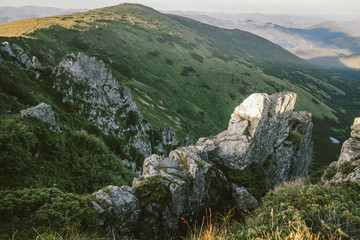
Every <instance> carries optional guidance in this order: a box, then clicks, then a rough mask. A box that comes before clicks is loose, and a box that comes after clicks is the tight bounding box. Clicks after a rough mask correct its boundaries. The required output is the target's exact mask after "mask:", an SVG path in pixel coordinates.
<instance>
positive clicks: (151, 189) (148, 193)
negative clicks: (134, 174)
mask: <svg viewBox="0 0 360 240" xmlns="http://www.w3.org/2000/svg"><path fill="white" fill-rule="evenodd" d="M135 196H136V197H137V198H138V199H139V200H141V202H143V203H144V205H148V204H151V203H157V204H159V205H160V206H162V207H164V206H165V205H166V204H167V203H169V201H170V199H171V196H170V194H169V192H168V191H167V189H166V187H165V186H164V185H163V184H162V183H161V176H160V175H156V176H152V177H148V178H146V179H145V180H144V181H143V182H141V183H140V184H139V186H138V187H137V188H135Z"/></svg>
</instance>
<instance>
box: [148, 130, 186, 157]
mask: <svg viewBox="0 0 360 240" xmlns="http://www.w3.org/2000/svg"><path fill="white" fill-rule="evenodd" d="M149 137H150V142H151V148H152V152H153V153H156V154H158V155H162V156H167V155H169V153H170V151H171V150H174V149H175V148H176V147H179V146H189V145H192V144H193V143H192V140H191V139H190V138H189V135H187V134H186V136H185V138H184V139H179V140H178V138H177V136H176V132H175V129H173V128H172V127H169V126H167V125H164V126H163V127H162V128H160V129H159V130H157V131H156V130H151V131H150V132H149Z"/></svg>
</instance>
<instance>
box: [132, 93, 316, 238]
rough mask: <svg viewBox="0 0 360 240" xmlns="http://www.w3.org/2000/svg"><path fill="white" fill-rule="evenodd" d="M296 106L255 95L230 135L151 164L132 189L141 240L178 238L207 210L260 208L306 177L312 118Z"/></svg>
mask: <svg viewBox="0 0 360 240" xmlns="http://www.w3.org/2000/svg"><path fill="white" fill-rule="evenodd" d="M295 101H296V94H294V93H290V92H283V93H278V94H274V95H270V96H269V95H267V94H263V93H261V94H259V93H257V94H253V95H251V96H250V97H249V98H247V99H246V100H245V101H244V102H243V103H242V104H240V105H239V106H238V107H236V109H235V111H234V113H233V114H232V115H231V119H230V121H229V127H228V129H227V130H225V131H224V132H222V133H220V134H218V135H217V136H214V137H210V138H201V139H199V140H198V142H197V144H196V145H195V146H188V147H180V148H177V149H176V150H174V151H172V152H170V154H169V156H168V157H165V156H158V155H155V154H154V155H151V156H150V157H148V158H147V159H145V161H144V165H143V172H142V175H141V176H140V177H139V178H135V179H134V181H133V186H132V187H133V189H134V192H135V193H134V195H135V197H136V198H137V199H138V200H139V204H140V209H141V213H140V217H139V226H142V228H139V229H137V231H136V233H137V235H136V236H137V237H139V238H141V239H151V238H155V235H156V237H158V238H161V239H167V238H170V237H173V236H176V235H177V231H178V229H179V227H180V226H181V221H180V218H184V219H186V220H187V221H188V222H191V221H193V220H194V219H196V218H198V217H201V216H202V214H203V210H204V208H212V209H213V210H216V209H223V208H228V209H230V208H231V207H233V206H236V207H237V208H238V210H242V211H247V210H251V209H254V208H256V207H257V206H258V204H259V200H260V198H261V196H263V195H264V194H265V193H266V191H267V190H269V189H270V188H272V187H273V186H275V185H276V184H278V183H281V182H283V181H287V180H292V179H295V178H299V177H305V176H306V174H307V169H308V165H309V162H310V159H311V157H312V141H311V132H312V122H311V114H310V113H307V112H293V108H294V104H295Z"/></svg>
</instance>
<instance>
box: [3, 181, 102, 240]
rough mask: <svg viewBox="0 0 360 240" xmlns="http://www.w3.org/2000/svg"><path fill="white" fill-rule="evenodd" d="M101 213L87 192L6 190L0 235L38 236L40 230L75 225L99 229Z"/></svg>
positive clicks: (85, 229) (8, 236) (93, 230)
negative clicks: (91, 201)
mask: <svg viewBox="0 0 360 240" xmlns="http://www.w3.org/2000/svg"><path fill="white" fill-rule="evenodd" d="M98 224H99V219H98V214H97V212H96V210H95V209H94V208H93V207H92V206H91V203H90V198H89V197H88V196H80V195H77V194H72V193H64V192H62V191H61V190H59V189H57V188H38V189H22V190H5V191H2V193H1V196H0V238H1V239H4V238H11V236H12V234H13V233H14V232H16V235H15V236H16V238H17V239H18V238H24V239H35V236H36V232H35V231H34V229H36V231H37V232H40V233H41V232H45V231H48V229H49V228H50V229H52V230H54V231H63V230H64V229H66V228H69V227H73V228H76V229H78V230H81V231H92V232H95V231H98V230H99V229H98Z"/></svg>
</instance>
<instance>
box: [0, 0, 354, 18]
mask: <svg viewBox="0 0 360 240" xmlns="http://www.w3.org/2000/svg"><path fill="white" fill-rule="evenodd" d="M123 2H131V3H141V4H144V5H146V6H149V7H152V8H155V9H157V10H190V11H212V12H226V13H247V12H248V13H254V12H258V13H285V14H340V15H359V17H360V0H217V1H215V0H135V1H133V0H128V1H116V0H60V1H57V0H56V1H55V0H31V1H29V0H0V7H4V6H14V7H19V6H29V5H32V6H48V7H58V8H87V9H93V8H100V7H105V6H112V5H116V4H120V3H123Z"/></svg>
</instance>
